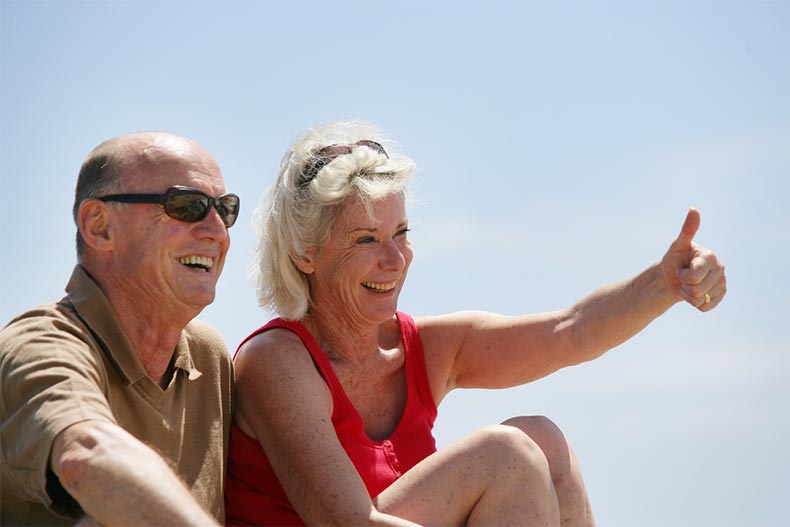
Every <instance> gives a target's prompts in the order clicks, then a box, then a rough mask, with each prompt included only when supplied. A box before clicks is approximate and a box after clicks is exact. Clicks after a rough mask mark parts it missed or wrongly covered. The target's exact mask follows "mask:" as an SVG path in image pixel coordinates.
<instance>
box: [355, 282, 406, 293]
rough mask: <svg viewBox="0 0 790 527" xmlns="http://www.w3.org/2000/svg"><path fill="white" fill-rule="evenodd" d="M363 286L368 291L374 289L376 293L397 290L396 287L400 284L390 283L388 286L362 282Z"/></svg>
mask: <svg viewBox="0 0 790 527" xmlns="http://www.w3.org/2000/svg"><path fill="white" fill-rule="evenodd" d="M362 285H363V286H364V287H367V288H368V289H374V290H376V291H391V290H393V289H395V286H397V285H398V282H389V283H386V284H382V283H379V282H362Z"/></svg>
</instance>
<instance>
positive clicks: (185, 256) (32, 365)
mask: <svg viewBox="0 0 790 527" xmlns="http://www.w3.org/2000/svg"><path fill="white" fill-rule="evenodd" d="M238 210H239V198H238V196H235V195H233V194H227V193H226V191H225V185H224V182H223V179H222V174H221V172H220V169H219V167H218V166H217V163H216V162H215V161H214V159H213V158H212V157H211V155H209V154H208V153H207V152H206V151H205V150H203V149H202V148H201V147H200V146H199V145H197V144H195V143H194V142H192V141H190V140H188V139H185V138H183V137H179V136H176V135H172V134H167V133H137V134H130V135H125V136H121V137H118V138H115V139H111V140H109V141H107V142H105V143H103V144H101V145H99V146H98V147H97V148H96V149H95V150H94V151H93V152H91V154H90V156H89V157H88V159H87V160H86V161H85V163H84V164H83V166H82V169H81V170H80V175H79V180H78V182H77V189H76V193H75V201H74V220H75V222H76V224H77V255H78V265H77V266H76V267H75V269H74V272H73V274H72V276H71V279H70V281H69V283H68V285H67V286H66V293H67V294H66V296H65V297H64V298H63V299H62V300H60V301H59V302H57V303H52V304H47V305H43V306H39V307H37V308H35V309H32V310H30V311H27V312H26V313H23V314H22V315H20V316H18V317H17V318H15V319H14V320H12V321H11V322H10V323H9V324H8V325H7V326H6V327H5V328H4V329H3V330H2V332H0V383H2V387H1V388H0V391H1V392H2V395H1V397H2V398H1V399H0V406H2V439H1V441H2V463H0V465H2V468H1V469H0V470H1V471H2V481H1V482H0V483H1V484H2V485H1V486H0V492H2V500H1V501H2V517H1V518H0V520H1V521H0V524H3V525H24V524H39V525H44V524H46V525H53V524H68V523H71V524H73V523H74V521H75V520H78V519H80V518H82V519H83V521H86V522H90V521H95V522H98V523H100V524H126V525H190V524H191V525H212V524H216V523H217V522H219V523H221V522H223V520H224V508H223V480H224V472H225V455H226V450H227V446H226V445H227V441H226V439H227V435H228V429H229V428H228V427H229V425H230V415H231V397H232V389H233V382H232V381H233V371H232V368H231V363H230V358H229V356H228V353H227V349H226V347H225V344H224V342H223V341H222V339H221V337H220V336H219V335H218V334H217V333H216V332H215V331H214V330H213V329H211V328H210V327H208V326H207V325H206V324H204V323H201V322H199V321H197V320H194V318H195V317H196V316H197V315H198V313H200V312H201V310H202V309H203V308H204V307H206V306H207V305H208V304H210V303H211V302H212V301H213V300H214V290H215V286H216V283H217V279H218V278H219V275H220V273H221V271H222V267H223V264H224V262H225V255H226V253H227V251H228V247H229V245H230V238H229V236H228V228H229V227H231V226H232V225H233V223H234V221H235V220H236V216H237V214H238Z"/></svg>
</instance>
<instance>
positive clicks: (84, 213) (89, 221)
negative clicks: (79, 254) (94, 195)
mask: <svg viewBox="0 0 790 527" xmlns="http://www.w3.org/2000/svg"><path fill="white" fill-rule="evenodd" d="M107 208H108V205H107V204H106V203H103V202H102V201H99V200H98V199H86V200H85V201H83V202H82V204H81V205H80V209H79V211H78V212H77V227H78V228H79V230H80V234H81V235H82V239H83V240H84V241H85V245H87V246H88V247H91V248H92V249H95V250H97V251H106V250H108V249H109V248H110V247H111V245H112V242H113V239H112V235H111V232H110V218H109V211H108V210H107Z"/></svg>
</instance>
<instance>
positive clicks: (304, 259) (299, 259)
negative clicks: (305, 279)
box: [289, 251, 315, 274]
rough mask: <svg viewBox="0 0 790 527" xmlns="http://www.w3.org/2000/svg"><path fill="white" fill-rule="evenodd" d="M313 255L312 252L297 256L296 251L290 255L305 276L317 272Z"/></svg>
mask: <svg viewBox="0 0 790 527" xmlns="http://www.w3.org/2000/svg"><path fill="white" fill-rule="evenodd" d="M311 253H312V251H306V252H305V254H297V253H296V251H291V252H290V254H289V255H290V257H291V261H292V262H293V263H294V265H295V266H296V268H297V269H299V270H300V271H302V272H303V273H304V274H312V273H313V272H314V271H315V265H313V257H312V254H311Z"/></svg>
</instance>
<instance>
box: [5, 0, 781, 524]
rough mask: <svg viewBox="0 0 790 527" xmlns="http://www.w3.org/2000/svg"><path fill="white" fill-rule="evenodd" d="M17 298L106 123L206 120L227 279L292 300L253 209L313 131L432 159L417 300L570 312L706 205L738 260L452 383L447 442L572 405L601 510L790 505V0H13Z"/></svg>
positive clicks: (113, 128) (418, 188)
mask: <svg viewBox="0 0 790 527" xmlns="http://www.w3.org/2000/svg"><path fill="white" fill-rule="evenodd" d="M0 2H1V3H0V5H1V6H2V8H1V9H0V24H1V26H0V45H1V46H2V49H1V50H0V52H1V53H2V55H1V60H2V79H1V80H0V88H1V91H0V136H1V137H2V144H1V145H0V175H1V176H2V188H3V189H4V194H3V198H2V206H0V230H1V235H2V243H1V244H0V251H2V257H1V258H0V298H2V301H1V302H0V321H1V322H2V323H5V322H7V321H8V320H9V319H10V318H11V317H12V316H14V315H15V314H17V313H19V312H21V311H23V310H25V309H27V308H29V307H32V306H33V305H35V304H38V303H43V302H48V301H52V300H56V299H58V298H60V296H61V295H62V291H63V287H64V286H65V284H66V282H67V280H68V277H69V275H70V273H71V270H72V267H73V265H74V263H75V257H74V249H73V238H74V225H73V223H72V220H71V214H70V211H71V205H72V199H73V189H74V185H75V183H76V177H77V172H78V169H79V166H80V164H81V162H82V160H83V159H84V158H85V156H86V155H87V154H88V152H89V151H90V150H91V149H92V148H93V147H94V146H96V145H97V144H98V143H100V142H101V141H103V140H105V139H108V138H110V137H114V136H117V135H120V134H123V133H127V132H132V131H140V130H166V131H171V132H175V133H178V134H182V135H185V136H188V137H190V138H192V139H194V140H196V141H197V142H199V143H200V144H202V145H203V146H204V147H205V148H206V149H207V150H208V151H210V152H211V153H212V154H213V155H214V156H215V157H216V159H217V160H218V162H219V163H220V166H221V167H222V169H223V173H224V176H225V181H226V184H227V188H228V190H229V191H231V192H235V193H237V194H239V195H240V196H241V198H242V209H241V215H240V219H239V221H238V222H237V224H236V226H234V227H233V229H232V231H231V235H232V246H231V250H230V253H229V256H228V260H227V264H226V267H225V270H224V274H223V276H222V278H221V280H220V282H219V286H218V295H217V299H216V301H215V302H214V304H213V305H211V306H209V307H208V308H207V309H206V310H205V311H204V312H203V314H202V315H201V318H203V319H204V320H206V321H208V322H209V323H211V324H213V325H214V326H215V327H217V328H218V329H219V330H220V332H221V333H222V334H223V335H224V337H225V339H226V340H227V342H228V345H229V347H231V348H235V346H236V345H237V344H238V342H239V341H240V340H241V339H242V338H243V337H244V336H245V335H247V334H248V333H249V332H250V331H251V330H252V329H254V328H255V327H257V326H259V325H260V324H262V323H264V322H265V321H266V320H268V318H269V317H270V315H269V314H268V313H266V312H264V311H262V310H261V309H260V308H258V307H257V303H256V299H255V295H254V291H253V287H252V285H251V283H250V282H249V281H248V279H247V275H248V272H249V268H250V265H251V262H252V253H253V251H254V248H255V245H256V240H255V236H254V233H253V230H252V228H251V217H252V212H253V210H254V209H255V207H256V206H257V202H258V201H259V199H260V197H261V196H262V195H263V193H264V191H265V189H266V188H267V187H268V186H269V185H270V184H271V183H272V182H273V179H274V176H275V174H276V171H277V168H278V166H279V162H280V159H281V157H282V155H283V154H284V152H285V150H286V148H287V147H288V145H289V144H290V143H291V141H292V140H293V138H294V137H295V136H296V134H297V133H298V132H299V131H300V130H302V129H304V128H306V127H308V126H311V125H313V124H316V123H320V122H325V121H329V120H336V119H348V118H356V119H363V120H365V121H369V122H372V123H375V124H377V125H379V126H380V127H381V128H383V129H384V130H385V131H386V132H387V133H388V134H389V136H390V137H392V139H394V140H395V141H397V142H398V143H399V144H400V148H401V150H402V151H403V152H404V153H406V154H408V155H409V156H411V157H412V158H413V159H414V160H415V161H416V162H417V163H418V165H419V167H420V169H419V172H418V173H417V175H416V178H415V181H414V185H413V187H412V188H413V191H414V194H415V195H416V197H418V198H419V200H418V201H417V202H416V203H415V205H414V206H413V207H412V209H411V213H410V214H411V219H412V229H413V230H412V233H411V237H412V243H413V245H414V247H415V260H414V263H413V265H412V268H411V274H410V278H409V281H408V282H407V285H406V289H405V291H404V293H403V295H402V297H401V302H400V308H401V309H402V310H404V311H407V312H410V313H412V314H413V315H424V314H436V313H444V312H450V311H457V310H461V309H483V310H490V311H496V312H500V313H507V314H519V313H526V312H539V311H547V310H554V309H560V308H564V307H566V306H568V305H570V304H572V303H573V302H574V301H576V300H577V299H579V298H580V297H582V296H583V295H585V294H587V293H589V292H590V291H592V290H593V289H595V288H597V287H599V286H601V285H604V284H606V283H610V282H613V281H617V280H621V279H625V278H627V277H630V276H632V275H634V274H636V273H637V272H639V271H641V270H642V269H644V268H645V267H646V266H648V265H650V264H652V263H653V262H655V261H657V260H658V259H660V257H661V256H662V255H663V253H664V251H665V249H666V247H667V246H668V245H669V243H670V242H671V241H672V240H673V239H674V238H675V236H676V235H677V233H678V231H679V229H680V227H681V225H682V223H683V219H684V217H685V214H686V211H687V209H688V207H689V206H696V207H698V208H699V209H700V211H701V213H702V226H701V229H700V231H699V233H698V236H697V241H698V242H699V243H701V244H703V245H705V246H707V247H710V248H712V249H714V250H715V251H716V252H717V254H718V255H719V257H720V259H721V260H722V261H723V262H724V263H725V264H726V266H727V276H728V287H729V292H728V295H727V298H726V299H725V301H724V302H723V303H722V304H721V305H720V306H719V307H718V308H717V309H716V310H715V311H713V312H711V313H708V314H705V315H703V314H701V313H699V312H697V311H696V310H694V309H693V308H691V307H690V306H688V305H677V306H675V307H674V308H672V309H671V310H670V311H669V312H668V313H667V314H666V315H664V316H663V317H662V318H660V319H659V320H657V321H656V322H654V323H653V324H652V325H651V326H649V327H648V328H647V329H646V330H645V331H643V332H642V333H641V334H639V335H638V336H637V337H635V338H633V339H632V340H630V341H629V342H627V343H625V344H623V345H622V346H620V347H619V348H617V349H615V350H612V351H611V352H610V353H608V354H607V355H605V356H604V357H602V358H601V359H598V360H597V361H595V362H592V363H587V364H584V365H580V366H577V367H574V368H569V369H566V370H563V371H561V372H558V373H556V374H554V375H552V376H550V377H547V378H544V379H542V380H540V381H537V382H534V383H532V384H529V385H526V386H523V387H520V388H515V389H510V390H504V391H492V392H488V391H467V392H455V393H454V394H452V395H451V396H450V397H449V398H448V399H447V400H446V401H445V402H444V403H443V405H442V407H441V408H440V417H439V420H438V423H437V429H436V433H437V438H438V440H439V443H440V445H446V444H448V443H449V442H451V441H453V440H454V439H457V438H460V437H462V436H463V435H465V434H467V433H469V432H471V431H472V430H475V429H477V428H480V427H482V426H484V425H487V424H492V423H496V422H500V421H502V420H504V419H506V418H508V417H510V416H514V415H524V414H526V415H531V414H541V415H547V416H549V417H551V418H552V419H553V420H554V421H555V422H556V423H558V424H559V425H560V427H561V428H562V429H563V430H564V431H565V433H566V435H567V436H568V437H569V438H570V440H571V442H572V444H573V445H574V448H575V450H576V453H577V455H578V457H579V459H580V462H581V465H582V469H583V473H584V477H585V481H586V483H587V486H588V490H589V493H590V496H591V499H592V503H593V507H594V510H595V512H596V516H597V520H598V523H599V525H602V526H623V527H625V526H667V525H673V526H682V525H688V526H717V527H719V526H743V525H749V526H766V527H767V526H779V525H788V524H790V499H788V497H789V496H790V382H789V381H788V377H790V336H788V326H789V325H790V300H788V298H790V286H789V284H788V270H790V212H788V206H787V203H788V193H789V191H790V183H789V182H788V181H790V2H789V1H787V0H783V1H779V0H776V1H767V0H764V1H759V0H755V1H745V0H741V1H726V0H721V1H714V0H711V1H701V0H698V1H684V2H680V1H675V0H668V1H661V2H658V1H655V2H647V1H625V0H621V1H612V0H601V1H582V2H567V1H565V2H563V1H560V2H537V1H524V2H501V1H487V2H483V1H478V2H463V1H425V2H414V1H398V2H394V1H373V2H362V1H356V2H354V1H334V2H323V3H318V2H304V1H289V2H285V1H282V2H251V1H250V2H242V1H232V0H230V1H225V2H182V1H170V2H154V1H138V2H132V1H126V2H119V1H115V2H113V1H104V2H98V1H36V0H29V1H19V0H0Z"/></svg>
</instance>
